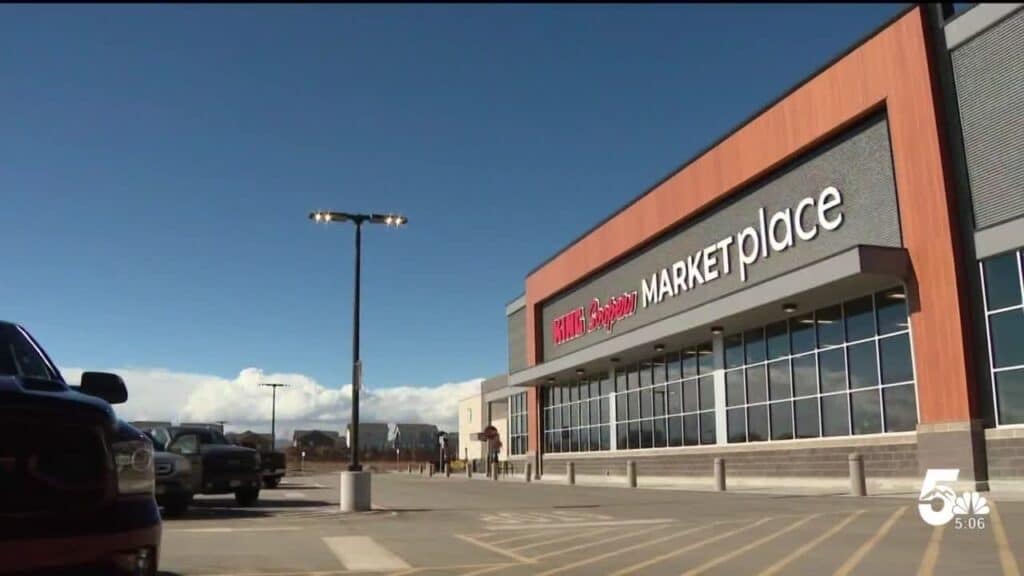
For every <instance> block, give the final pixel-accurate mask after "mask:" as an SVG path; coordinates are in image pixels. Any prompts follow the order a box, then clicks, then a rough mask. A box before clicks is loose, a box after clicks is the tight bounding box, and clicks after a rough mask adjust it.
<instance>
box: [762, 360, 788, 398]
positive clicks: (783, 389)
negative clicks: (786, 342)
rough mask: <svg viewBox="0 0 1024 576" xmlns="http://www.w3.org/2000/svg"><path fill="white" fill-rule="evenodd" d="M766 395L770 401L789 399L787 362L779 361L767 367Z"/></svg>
mask: <svg viewBox="0 0 1024 576" xmlns="http://www.w3.org/2000/svg"><path fill="white" fill-rule="evenodd" d="M768 394H769V397H770V398H771V399H772V400H781V399H782V398H789V397H791V396H792V393H791V391H790V389H789V360H780V361H778V362H772V363H771V364H769V365H768Z"/></svg>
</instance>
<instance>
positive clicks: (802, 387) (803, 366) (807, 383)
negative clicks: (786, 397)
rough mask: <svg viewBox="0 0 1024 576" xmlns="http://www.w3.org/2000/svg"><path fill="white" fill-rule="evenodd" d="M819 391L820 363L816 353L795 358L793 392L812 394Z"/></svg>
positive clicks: (803, 394) (795, 393)
mask: <svg viewBox="0 0 1024 576" xmlns="http://www.w3.org/2000/svg"><path fill="white" fill-rule="evenodd" d="M817 393H818V364H817V362H815V355H814V354H806V355H804V356H798V357H796V358H793V394H794V395H795V396H810V395H812V394H817Z"/></svg>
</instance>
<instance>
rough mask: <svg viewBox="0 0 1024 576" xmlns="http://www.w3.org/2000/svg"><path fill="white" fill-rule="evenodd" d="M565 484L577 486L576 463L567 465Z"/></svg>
mask: <svg viewBox="0 0 1024 576" xmlns="http://www.w3.org/2000/svg"><path fill="white" fill-rule="evenodd" d="M565 483H566V484H568V485H569V486H572V485H574V484H576V463H575V462H566V463H565Z"/></svg>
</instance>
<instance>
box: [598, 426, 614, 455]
mask: <svg viewBox="0 0 1024 576" xmlns="http://www.w3.org/2000/svg"><path fill="white" fill-rule="evenodd" d="M608 428H610V426H601V428H600V431H601V450H611V447H612V445H611V440H610V439H609V436H608Z"/></svg>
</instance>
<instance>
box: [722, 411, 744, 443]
mask: <svg viewBox="0 0 1024 576" xmlns="http://www.w3.org/2000/svg"><path fill="white" fill-rule="evenodd" d="M725 421H726V434H727V436H726V440H727V441H728V442H729V443H730V444H731V443H734V442H746V441H747V414H746V409H744V408H731V409H729V410H726V411H725Z"/></svg>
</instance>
